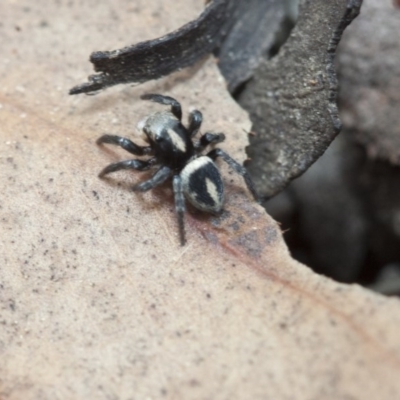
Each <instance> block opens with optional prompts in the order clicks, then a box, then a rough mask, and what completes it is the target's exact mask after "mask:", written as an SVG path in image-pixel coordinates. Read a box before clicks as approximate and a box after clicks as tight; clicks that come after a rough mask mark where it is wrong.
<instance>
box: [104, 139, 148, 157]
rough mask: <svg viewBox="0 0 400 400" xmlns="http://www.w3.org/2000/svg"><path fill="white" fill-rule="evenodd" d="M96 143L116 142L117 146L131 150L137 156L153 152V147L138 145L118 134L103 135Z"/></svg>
mask: <svg viewBox="0 0 400 400" xmlns="http://www.w3.org/2000/svg"><path fill="white" fill-rule="evenodd" d="M96 143H97V144H98V145H101V144H103V143H109V144H114V145H115V146H120V147H122V148H123V149H124V150H126V151H129V153H132V154H135V155H136V156H142V155H144V154H150V153H151V152H152V148H151V147H150V146H138V145H137V144H136V143H133V142H132V141H131V140H129V139H127V138H124V137H121V136H116V135H103V136H101V137H99V138H98V139H97V140H96Z"/></svg>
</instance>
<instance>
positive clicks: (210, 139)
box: [195, 132, 225, 152]
mask: <svg viewBox="0 0 400 400" xmlns="http://www.w3.org/2000/svg"><path fill="white" fill-rule="evenodd" d="M224 140H225V135H224V134H223V133H210V132H206V133H205V134H204V135H202V136H201V138H200V140H199V141H198V142H197V143H196V144H195V147H196V150H197V151H198V152H201V151H203V150H204V149H205V148H206V147H207V146H208V145H210V144H216V143H221V142H223V141H224Z"/></svg>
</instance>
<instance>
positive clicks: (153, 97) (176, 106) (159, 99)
mask: <svg viewBox="0 0 400 400" xmlns="http://www.w3.org/2000/svg"><path fill="white" fill-rule="evenodd" d="M140 98H141V99H142V100H150V101H154V102H155V103H160V104H164V105H166V106H171V112H172V114H174V115H175V117H176V118H178V119H179V121H181V120H182V108H181V104H180V103H179V102H178V101H177V100H175V99H174V98H172V97H169V96H163V95H162V94H153V93H147V94H143V95H142V96H140Z"/></svg>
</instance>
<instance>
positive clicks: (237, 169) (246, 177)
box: [207, 149, 260, 203]
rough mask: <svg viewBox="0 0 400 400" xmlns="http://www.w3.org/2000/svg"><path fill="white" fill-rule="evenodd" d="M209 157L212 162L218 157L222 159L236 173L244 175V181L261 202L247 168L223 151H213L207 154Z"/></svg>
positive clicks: (255, 197)
mask: <svg viewBox="0 0 400 400" xmlns="http://www.w3.org/2000/svg"><path fill="white" fill-rule="evenodd" d="M207 156H208V157H210V158H211V159H212V160H216V159H217V158H218V157H221V158H222V159H223V160H224V161H225V162H226V163H227V164H228V165H229V166H230V167H231V168H232V169H233V170H234V171H235V172H236V173H238V174H239V175H242V176H243V179H244V181H245V182H246V186H247V188H248V189H249V190H250V192H251V194H252V195H253V197H254V199H255V200H256V201H257V203H259V202H260V198H259V196H258V194H257V192H256V189H255V187H254V184H253V181H252V180H251V177H250V175H249V173H248V172H247V170H246V168H244V167H243V166H242V165H240V164H239V163H238V162H237V161H235V160H234V159H233V158H232V157H231V156H230V155H229V154H227V153H225V152H224V151H223V150H221V149H214V150H211V151H210V152H208V153H207Z"/></svg>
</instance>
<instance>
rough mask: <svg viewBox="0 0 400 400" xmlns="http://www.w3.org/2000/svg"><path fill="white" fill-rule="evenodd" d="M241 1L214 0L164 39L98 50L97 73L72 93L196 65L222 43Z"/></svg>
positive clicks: (94, 58) (95, 58) (95, 55)
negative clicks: (197, 15)
mask: <svg viewBox="0 0 400 400" xmlns="http://www.w3.org/2000/svg"><path fill="white" fill-rule="evenodd" d="M239 1H240V0H233V1H230V0H214V1H212V2H210V3H209V4H208V5H207V6H206V8H205V10H204V12H203V13H202V14H201V15H200V17H199V18H198V19H196V20H194V21H191V22H189V23H188V24H186V25H184V26H183V27H181V28H180V29H178V30H176V31H174V32H172V33H169V34H168V35H165V36H163V37H161V38H158V39H154V40H148V41H145V42H141V43H138V44H135V45H132V46H128V47H125V48H123V49H119V50H114V51H96V52H94V53H92V54H91V56H90V61H91V62H92V63H93V65H94V69H95V71H96V72H100V74H96V75H91V76H89V82H87V83H83V84H81V85H78V86H75V87H73V88H72V89H71V90H70V92H69V93H70V94H79V93H93V92H96V91H99V90H102V89H105V88H107V87H109V86H113V85H117V84H120V83H132V82H134V83H143V82H146V81H148V80H151V79H156V78H160V77H162V76H165V75H168V74H170V73H172V72H174V71H177V70H179V69H181V68H184V67H187V66H189V65H192V64H194V63H195V62H196V61H198V60H199V59H201V58H202V57H204V56H205V55H206V54H208V53H211V52H212V51H213V50H214V49H215V48H216V46H218V44H220V43H221V41H222V39H223V37H224V36H225V35H226V33H227V30H228V29H229V25H230V24H231V20H232V15H233V13H234V10H235V7H236V5H237V3H238V2H239Z"/></svg>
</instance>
